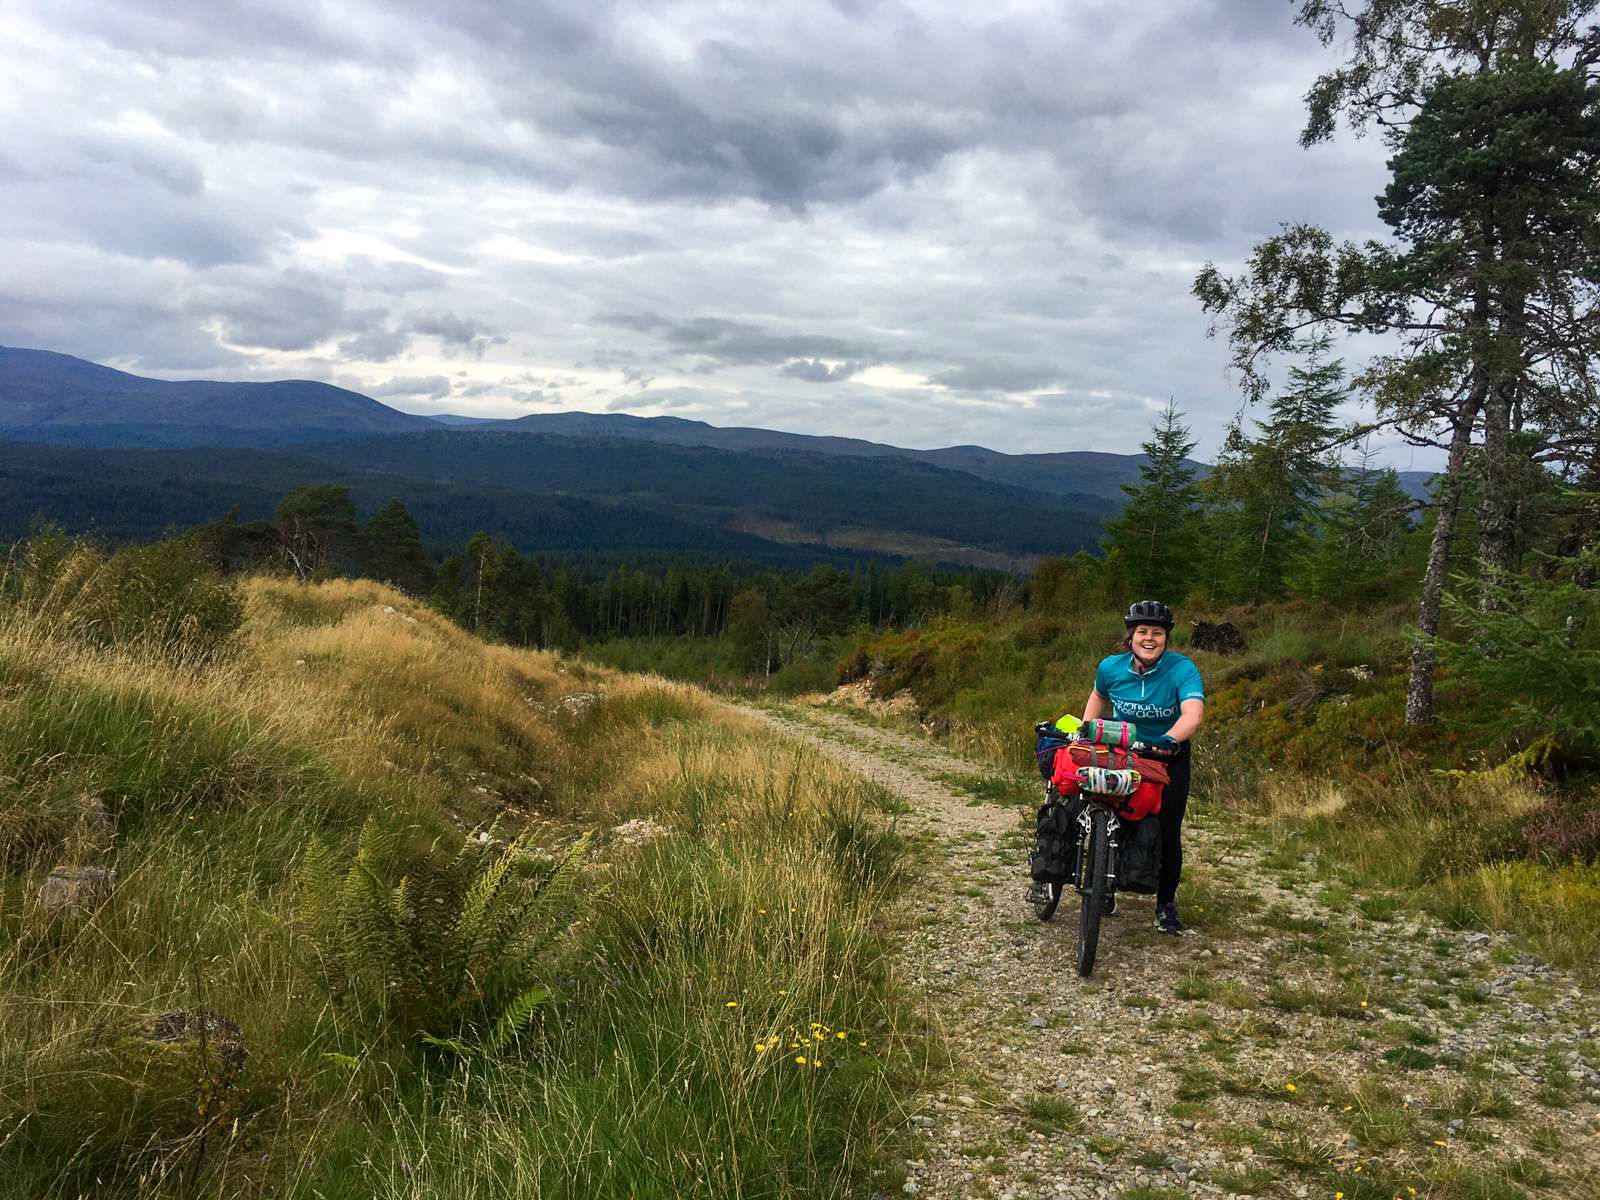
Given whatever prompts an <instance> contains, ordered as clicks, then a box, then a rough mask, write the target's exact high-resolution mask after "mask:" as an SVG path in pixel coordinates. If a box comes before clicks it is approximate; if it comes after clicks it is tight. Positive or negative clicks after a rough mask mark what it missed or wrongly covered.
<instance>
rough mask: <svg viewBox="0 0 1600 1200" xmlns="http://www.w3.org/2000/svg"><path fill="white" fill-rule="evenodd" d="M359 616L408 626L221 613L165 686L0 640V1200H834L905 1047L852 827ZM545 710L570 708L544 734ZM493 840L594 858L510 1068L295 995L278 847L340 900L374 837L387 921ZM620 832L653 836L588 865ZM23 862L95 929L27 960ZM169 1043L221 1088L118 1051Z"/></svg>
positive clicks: (733, 735)
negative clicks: (466, 838)
mask: <svg viewBox="0 0 1600 1200" xmlns="http://www.w3.org/2000/svg"><path fill="white" fill-rule="evenodd" d="M383 604H390V605H391V606H393V607H395V608H397V609H400V610H401V611H409V610H410V609H411V606H410V602H409V601H407V600H406V599H405V598H404V597H402V596H399V595H398V594H396V593H393V592H390V591H387V590H386V589H382V588H378V587H376V586H374V585H365V584H362V585H355V584H332V585H327V586H326V587H323V588H311V589H303V588H298V587H295V586H294V585H290V584H285V583H281V582H271V581H253V582H251V583H250V584H249V585H248V586H247V591H246V609H247V620H246V623H245V626H244V628H243V631H242V636H243V640H242V642H241V645H240V646H239V647H238V649H237V651H236V653H234V654H233V655H232V656H231V657H227V658H223V659H218V660H215V661H212V662H209V663H207V664H205V665H203V666H200V667H196V666H193V665H182V666H178V665H172V664H168V663H164V662H162V661H159V660H155V659H151V658H149V657H148V656H142V655H140V656H136V655H126V656H119V654H118V653H117V651H116V650H115V648H112V649H110V650H106V649H101V648H96V647H92V646H85V645H83V644H81V643H76V642H61V641H59V640H52V639H51V638H50V637H44V636H41V635H40V634H39V633H38V632H37V630H34V629H30V628H29V627H27V626H26V625H25V624H18V623H15V622H13V623H11V624H6V623H5V621H3V620H0V685H3V686H0V773H3V774H5V775H6V776H7V786H6V788H5V789H4V791H3V792H0V829H3V830H5V831H7V833H8V834H9V832H10V831H13V830H20V831H25V832H26V835H27V836H26V837H24V838H22V839H21V840H20V841H13V840H11V839H10V838H9V837H8V846H9V847H10V848H11V853H10V854H9V856H7V857H6V858H5V859H4V860H3V862H0V871H3V874H0V1080H4V1083H3V1085H0V1198H3V1200H22V1198H24V1197H28V1198H30V1200H31V1198H33V1197H63V1198H66V1197H72V1196H77V1195H79V1194H85V1193H91V1192H92V1193H93V1194H95V1195H97V1196H106V1197H111V1198H120V1197H130V1198H131V1197H134V1196H139V1197H145V1196H151V1197H156V1198H158V1200H160V1198H163V1197H169V1196H170V1197H180V1196H181V1197H184V1198H185V1200H187V1198H189V1197H219V1198H220V1197H230V1198H231V1197H234V1196H241V1195H267V1194H270V1195H275V1196H284V1197H308V1198H309V1197H323V1196H327V1197H346V1196H347V1197H352V1198H353V1197H368V1196H379V1197H389V1196H394V1197H400V1196H407V1197H412V1196H422V1195H444V1196H467V1195H473V1196H485V1197H495V1196H505V1197H511V1196H524V1195H535V1194H539V1195H583V1196H595V1197H612V1196H614V1197H623V1196H629V1197H632V1196H640V1197H663V1198H665V1197H678V1196H686V1197H706V1198H708V1200H709V1198H710V1197H722V1196H727V1195H733V1194H760V1195H763V1196H775V1197H800V1196H807V1197H809V1196H820V1195H847V1194H858V1193H859V1192H860V1191H861V1190H862V1189H863V1187H864V1186H865V1185H866V1182H867V1181H868V1180H869V1179H871V1178H872V1172H873V1171H874V1170H886V1169H887V1167H886V1165H885V1164H886V1163H887V1161H888V1160H887V1159H886V1158H885V1157H884V1156H885V1152H886V1151H885V1147H886V1146H887V1144H888V1143H887V1141H886V1139H887V1138H888V1137H889V1136H890V1131H891V1130H892V1129H893V1127H894V1124H895V1114H896V1113H897V1112H898V1107H897V1101H896V1097H897V1096H900V1095H903V1094H905V1092H906V1091H907V1090H908V1089H910V1088H912V1087H914V1086H915V1082H916V1080H917V1079H918V1078H919V1075H918V1072H919V1071H921V1070H922V1069H923V1067H922V1065H921V1064H922V1063H924V1062H925V1061H926V1055H927V1054H928V1053H931V1052H932V1050H931V1047H933V1046H934V1045H935V1039H933V1038H932V1037H931V1036H930V1035H928V1034H927V1033H926V1031H924V1030H922V1029H921V1028H920V1026H919V1025H917V1024H916V1022H915V1020H914V1018H913V1017H912V1016H911V1015H910V1014H914V1013H915V1011H916V1009H915V1007H914V1006H913V1005H912V1004H910V1003H909V1002H908V1001H907V1000H906V999H905V998H903V997H901V996H900V995H899V994H898V993H897V991H896V986H895V984H894V982H893V980H892V978H891V974H890V971H889V969H888V965H887V963H888V953H889V949H890V945H891V936H892V931H891V928H890V925H889V912H890V907H889V906H890V900H891V899H892V897H893V896H894V895H895V894H896V893H897V892H898V890H899V889H900V888H901V887H902V886H903V885H904V880H905V875H904V860H905V856H906V853H907V848H906V846H905V844H904V842H903V841H902V840H901V839H900V838H899V837H898V835H897V834H896V833H895V832H894V830H893V828H892V820H893V817H892V813H891V812H888V811H886V809H890V808H891V807H892V806H890V805H887V804H885V802H884V797H885V795H886V793H885V792H884V791H883V789H881V788H876V787H874V786H873V785H871V784H868V783H865V782H863V781H861V780H859V779H857V778H854V777H852V776H849V775H847V774H845V773H843V772H842V771H840V770H838V769H836V768H834V767H832V766H829V765H828V764H826V763H825V762H823V761H821V760H819V759H817V758H816V757H815V756H814V755H811V754H809V753H807V752H804V751H801V750H798V749H796V748H789V747H786V746H784V745H783V744H782V743H780V742H779V741H778V740H777V739H775V738H774V737H773V736H772V735H771V734H769V733H765V732H763V731H759V730H754V729H750V728H747V727H745V726H744V725H743V724H742V723H741V722H740V721H738V720H737V719H733V718H729V717H727V716H726V715H724V714H723V713H722V711H721V710H719V709H718V708H717V706H715V705H713V704H712V703H710V702H709V701H708V700H707V699H706V698H705V697H704V696H703V695H700V694H698V693H695V692H693V691H691V690H689V689H687V688H683V687H681V686H678V685H673V684H667V683H663V682H661V681H659V680H658V681H641V680H636V679H629V678H627V677H623V676H615V675H610V674H607V673H604V672H596V671H595V670H594V669H592V668H587V667H583V666H582V665H581V664H557V662H556V661H555V660H554V659H553V658H551V657H550V656H547V655H539V654H534V653H526V652H516V651H509V650H506V649H504V648H496V647H487V646H484V645H483V644H481V643H479V642H476V641H475V640H473V639H471V638H468V637H466V636H464V635H462V634H460V633H459V631H456V630H454V629H452V628H451V627H449V626H447V625H446V624H445V623H444V622H442V621H440V620H439V619H438V618H436V617H433V616H431V615H429V614H427V613H425V612H423V611H422V610H415V611H417V613H418V616H417V619H416V622H415V623H414V624H409V625H406V624H402V623H401V622H399V621H397V620H395V619H392V618H385V617H384V616H382V614H381V606H382V605H383ZM575 691H589V692H597V693H601V695H600V698H599V699H598V700H596V701H594V702H592V703H591V704H590V705H589V706H588V707H587V708H585V709H581V710H574V711H573V712H566V713H564V712H562V711H561V710H559V709H558V708H557V707H556V706H555V704H554V702H555V701H556V700H558V699H560V697H561V696H562V695H564V694H566V693H568V692H575ZM775 763H776V764H778V765H780V766H781V769H780V770H774V769H773V768H774V764H775ZM83 796H92V797H94V798H95V799H96V800H97V801H98V802H99V803H100V804H101V805H102V806H103V808H104V810H105V812H106V813H107V814H108V816H109V819H110V821H111V822H112V825H113V829H114V837H110V838H107V837H106V836H104V835H103V831H101V830H100V829H99V827H98V826H97V825H96V823H95V822H94V821H90V820H89V819H88V818H87V817H86V816H85V815H84V814H85V813H86V812H88V811H89V809H87V808H86V807H85V805H84V803H83V801H82V800H81V797H83ZM500 807H504V808H506V809H508V810H509V813H510V815H509V816H508V817H507V818H506V821H507V824H506V827H505V829H506V833H507V834H509V833H510V832H511V831H512V828H511V827H512V826H513V825H517V824H521V823H524V822H525V823H526V824H527V827H528V828H529V829H530V830H532V831H533V836H534V840H535V846H534V853H533V858H532V859H530V861H529V862H528V863H527V864H525V866H524V867H519V868H518V870H519V871H520V870H524V869H526V870H528V871H535V870H537V869H538V861H542V860H544V859H546V858H548V856H549V855H550V854H552V853H554V852H556V851H558V850H559V849H560V848H561V847H562V846H564V845H567V844H569V843H570V841H571V839H572V837H573V836H574V835H575V834H576V833H577V832H579V831H580V830H583V829H586V828H588V829H596V828H597V829H598V830H600V833H601V836H600V838H599V840H598V845H599V851H598V854H597V857H596V859H595V861H594V862H592V863H591V864H590V865H589V866H588V867H586V869H585V870H584V871H583V872H582V873H581V874H580V876H579V880H580V882H579V884H578V886H577V892H576V914H577V917H578V920H577V923H576V924H575V925H574V926H573V927H572V928H571V931H570V932H569V933H567V934H566V935H564V936H562V937H561V938H559V939H557V940H556V941H554V942H551V943H549V944H547V945H546V946H544V947H543V948H542V949H541V950H539V951H538V954H537V957H535V958H534V959H533V960H532V962H533V964H534V971H535V977H536V978H537V979H538V981H539V982H540V983H541V984H542V986H543V987H544V988H546V989H547V990H548V992H549V996H548V998H547V999H546V1000H545V1001H544V1002H543V1003H542V1004H539V1005H537V1006H535V1007H531V1008H530V1009H529V1010H528V1012H527V1013H525V1014H524V1015H523V1019H522V1020H521V1021H520V1022H519V1023H518V1024H517V1025H516V1026H514V1027H513V1028H514V1034H513V1035H512V1036H510V1037H509V1038H508V1040H507V1041H505V1042H504V1043H503V1044H500V1045H493V1044H491V1043H490V1042H488V1041H487V1040H480V1039H479V1038H477V1037H476V1035H469V1036H464V1037H463V1038H462V1039H461V1040H460V1041H450V1040H448V1039H447V1040H444V1041H435V1042H432V1043H429V1042H425V1041H423V1040H421V1039H420V1038H419V1037H418V1036H417V1034H418V1033H419V1032H420V1030H418V1029H416V1028H414V1027H408V1026H406V1025H404V1024H397V1023H396V1022H395V1020H394V1018H395V1012H394V1011H387V1012H386V1011H385V1006H384V1005H382V1004H381V1003H379V1004H372V1003H367V1004H363V1003H355V1002H351V1001H350V1000H349V999H348V998H347V997H346V996H344V995H342V994H341V993H340V992H339V990H338V989H337V988H335V989H334V990H333V991H328V990H325V989H324V987H323V986H322V983H321V980H322V979H323V978H324V976H323V974H322V972H321V970H320V968H319V967H318V949H319V946H320V945H322V943H319V942H318V941H317V940H316V939H315V938H313V937H311V936H310V934H309V926H307V925H306V923H305V922H304V921H303V920H302V917H303V914H304V911H305V910H304V906H303V896H302V893H301V892H300V891H299V890H298V888H299V885H298V883H297V880H296V873H295V870H294V868H295V864H296V863H297V862H298V861H299V860H300V859H301V857H302V856H303V854H304V853H305V851H306V848H307V846H308V844H309V841H310V838H311V837H312V835H313V834H315V835H317V836H318V837H319V838H320V839H321V840H322V841H323V842H324V843H326V844H327V845H328V846H329V847H330V848H331V852H332V854H333V855H334V856H335V858H336V859H337V860H338V861H339V862H340V863H344V862H347V861H348V858H349V856H350V854H351V852H352V849H353V841H354V838H355V834H356V830H357V829H358V827H359V826H360V824H361V821H362V820H363V818H365V817H366V816H367V815H369V814H381V816H382V818H383V823H384V825H385V827H386V828H387V829H388V830H389V831H390V833H391V834H392V835H393V838H394V841H395V848H394V858H393V861H392V863H391V864H390V865H389V866H386V867H385V868H384V872H385V876H384V879H383V882H384V884H385V885H386V886H387V885H393V884H395V883H397V882H398V880H399V878H400V877H401V876H405V877H407V878H408V879H409V880H410V881H411V882H410V884H408V887H410V888H411V889H412V890H411V891H409V892H408V893H407V895H408V896H409V897H410V898H411V901H412V902H413V903H414V904H419V905H423V906H424V913H423V916H424V918H425V915H426V911H427V910H426V905H427V901H428V897H429V896H430V895H431V893H429V892H428V891H427V890H426V888H425V887H424V886H423V885H424V883H425V882H426V881H427V880H428V879H429V878H430V875H429V870H430V868H428V866H427V863H428V861H430V860H429V847H430V846H431V845H433V844H434V843H436V842H437V843H439V845H440V852H441V853H446V854H447V853H448V852H449V850H450V848H451V847H453V846H454V845H456V844H458V843H459V841H460V840H461V836H462V835H461V833H460V829H459V824H458V822H459V823H465V824H469V825H471V824H474V823H476V822H477V821H479V820H480V819H481V818H483V817H485V816H487V815H488V814H489V813H490V812H493V811H494V810H495V809H497V808H500ZM642 817H648V818H649V819H650V820H651V821H653V822H655V823H656V826H657V827H658V828H659V829H661V830H665V831H666V833H665V836H660V837H657V838H656V839H655V840H651V841H648V842H647V843H645V844H643V845H639V846H631V845H629V844H627V843H626V842H624V841H623V840H622V839H621V838H620V837H614V836H613V835H611V834H610V833H609V832H608V831H609V830H610V829H611V827H612V826H616V825H619V824H620V823H622V822H624V821H627V820H629V819H630V818H642ZM61 861H90V862H102V863H104V864H105V865H108V866H111V867H114V868H115V869H116V870H117V871H118V878H117V885H116V888H115V891H114V892H113V894H112V897H111V900H110V902H109V903H108V904H107V905H106V906H105V907H103V908H101V909H99V910H98V911H96V912H93V913H88V914H85V915H84V916H82V917H80V918H75V919H72V920H67V921H60V920H58V921H53V922H52V921H50V920H47V919H46V918H45V917H44V916H43V914H42V913H41V912H40V911H39V909H38V908H37V906H36V904H35V903H34V902H33V900H32V897H33V896H34V895H35V893H36V891H37V889H38V886H39V884H40V882H41V880H42V878H43V876H44V874H45V873H46V872H47V871H48V870H49V869H50V868H51V867H52V866H53V865H55V864H56V863H57V862H61ZM439 911H440V912H442V913H449V912H454V911H456V909H454V908H451V907H445V908H442V909H440V910H439ZM321 936H323V937H335V938H337V937H339V936H341V935H339V934H337V933H332V934H330V933H324V934H323V935H321ZM349 936H350V937H351V938H352V943H351V944H352V946H360V945H364V944H366V943H365V941H364V940H363V939H361V938H358V937H356V935H354V934H351V935H349ZM430 936H434V935H430ZM439 936H448V935H447V934H440V935H439ZM372 945H373V946H376V945H377V943H372ZM489 949H490V953H489V956H488V958H487V959H486V960H485V961H491V962H492V961H493V949H494V947H490V948H489ZM382 965H383V964H382V963H381V962H380V963H379V966H380V967H381V966H382ZM464 986H465V987H466V988H467V989H468V993H467V994H469V995H470V992H471V989H472V988H473V987H475V986H476V984H475V983H474V982H473V981H472V980H470V979H469V980H468V981H467V982H466V984H465V985H464ZM176 1008H187V1009H207V1010H212V1011H215V1012H217V1013H220V1014H223V1015H224V1016H226V1017H227V1018H229V1019H230V1020H232V1021H235V1022H237V1024H238V1025H239V1026H240V1027H241V1028H242V1030H243V1034H244V1039H245V1044H246V1047H247V1051H248V1056H247V1058H246V1059H245V1062H244V1066H243V1069H242V1070H241V1071H240V1072H239V1073H238V1075H237V1078H227V1077H226V1076H225V1075H224V1074H221V1073H219V1070H218V1067H217V1061H218V1060H217V1059H216V1057H215V1054H214V1052H213V1051H212V1050H208V1048H207V1046H206V1045H205V1044H203V1043H198V1042H195V1043H188V1044H184V1043H179V1044H177V1045H175V1046H165V1045H163V1044H162V1043H157V1042H152V1041H151V1040H149V1038H148V1037H146V1036H144V1035H143V1034H142V1033H141V1028H142V1027H143V1025H144V1023H145V1022H147V1021H148V1019H149V1018H150V1016H151V1015H153V1014H156V1013H160V1012H163V1011H166V1010H171V1009H176ZM463 1011H469V1009H468V1010H463ZM841 1034H842V1035H843V1036H840V1035H841ZM800 1042H803V1043H804V1048H803V1049H802V1048H800V1047H798V1046H795V1047H791V1043H800ZM863 1043H864V1044H863ZM758 1047H760V1048H758ZM802 1056H803V1057H805V1058H806V1060H807V1061H806V1062H805V1063H804V1064H801V1063H798V1062H796V1061H795V1060H796V1058H798V1057H802Z"/></svg>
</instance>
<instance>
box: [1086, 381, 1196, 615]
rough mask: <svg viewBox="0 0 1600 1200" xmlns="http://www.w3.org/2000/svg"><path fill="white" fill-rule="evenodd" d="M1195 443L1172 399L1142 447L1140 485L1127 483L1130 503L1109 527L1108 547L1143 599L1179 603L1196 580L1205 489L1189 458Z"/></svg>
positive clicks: (1130, 583) (1126, 489)
mask: <svg viewBox="0 0 1600 1200" xmlns="http://www.w3.org/2000/svg"><path fill="white" fill-rule="evenodd" d="M1194 447H1195V442H1194V439H1193V438H1191V437H1190V436H1189V428H1188V426H1186V425H1185V424H1184V423H1183V420H1182V414H1181V413H1180V412H1179V411H1178V410H1177V408H1176V407H1175V406H1174V405H1173V404H1172V403H1171V402H1170V401H1169V402H1168V403H1167V407H1166V408H1165V409H1164V410H1162V412H1161V414H1160V415H1159V416H1158V417H1157V418H1156V420H1155V424H1154V425H1153V426H1152V427H1151V437H1150V440H1149V441H1148V442H1145V443H1143V444H1142V446H1141V449H1143V450H1144V454H1145V461H1144V462H1143V463H1142V464H1140V467H1139V483H1137V484H1134V485H1129V484H1123V485H1122V490H1123V491H1124V492H1126V493H1127V494H1128V504H1127V507H1125V508H1124V509H1123V510H1122V512H1121V513H1120V514H1119V515H1118V516H1117V517H1116V518H1115V519H1114V520H1111V521H1108V522H1107V523H1106V534H1107V536H1106V539H1105V548H1106V551H1107V553H1108V554H1109V555H1112V556H1115V557H1116V559H1117V560H1118V563H1119V566H1120V567H1121V570H1122V571H1123V572H1124V573H1125V574H1126V576H1127V579H1128V584H1129V587H1130V588H1131V590H1132V591H1133V592H1136V593H1137V594H1138V595H1140V596H1157V597H1166V598H1171V599H1174V600H1175V599H1178V598H1180V597H1181V594H1182V593H1184V592H1187V591H1188V589H1189V587H1190V585H1191V583H1192V582H1193V579H1192V575H1193V571H1194V556H1195V550H1196V546H1197V543H1196V538H1195V534H1196V527H1195V526H1196V520H1197V517H1198V514H1199V511H1200V488H1199V485H1198V484H1197V483H1196V482H1195V471H1194V467H1193V466H1192V465H1191V464H1190V462H1189V454H1190V452H1191V451H1193V450H1194Z"/></svg>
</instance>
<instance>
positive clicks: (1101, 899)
mask: <svg viewBox="0 0 1600 1200" xmlns="http://www.w3.org/2000/svg"><path fill="white" fill-rule="evenodd" d="M1110 820H1111V818H1110V815H1109V814H1108V813H1106V812H1105V811H1104V810H1103V809H1101V808H1099V807H1096V808H1095V809H1094V811H1093V813H1092V814H1091V816H1090V825H1089V844H1088V845H1087V846H1085V847H1084V851H1083V870H1084V871H1085V872H1087V873H1088V876H1089V878H1088V879H1087V880H1086V881H1085V883H1084V887H1083V889H1082V890H1083V906H1082V907H1081V908H1080V909H1079V911H1078V974H1079V975H1084V976H1087V975H1088V974H1089V973H1090V972H1091V971H1093V970H1094V955H1095V951H1096V950H1098V949H1099V947H1100V918H1101V916H1102V915H1103V914H1104V912H1105V906H1106V888H1107V887H1108V886H1109V884H1110V879H1109V878H1108V877H1109V876H1110V874H1111V834H1110V832H1109V830H1108V829H1107V828H1106V826H1107V825H1108V824H1109V822H1110Z"/></svg>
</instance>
